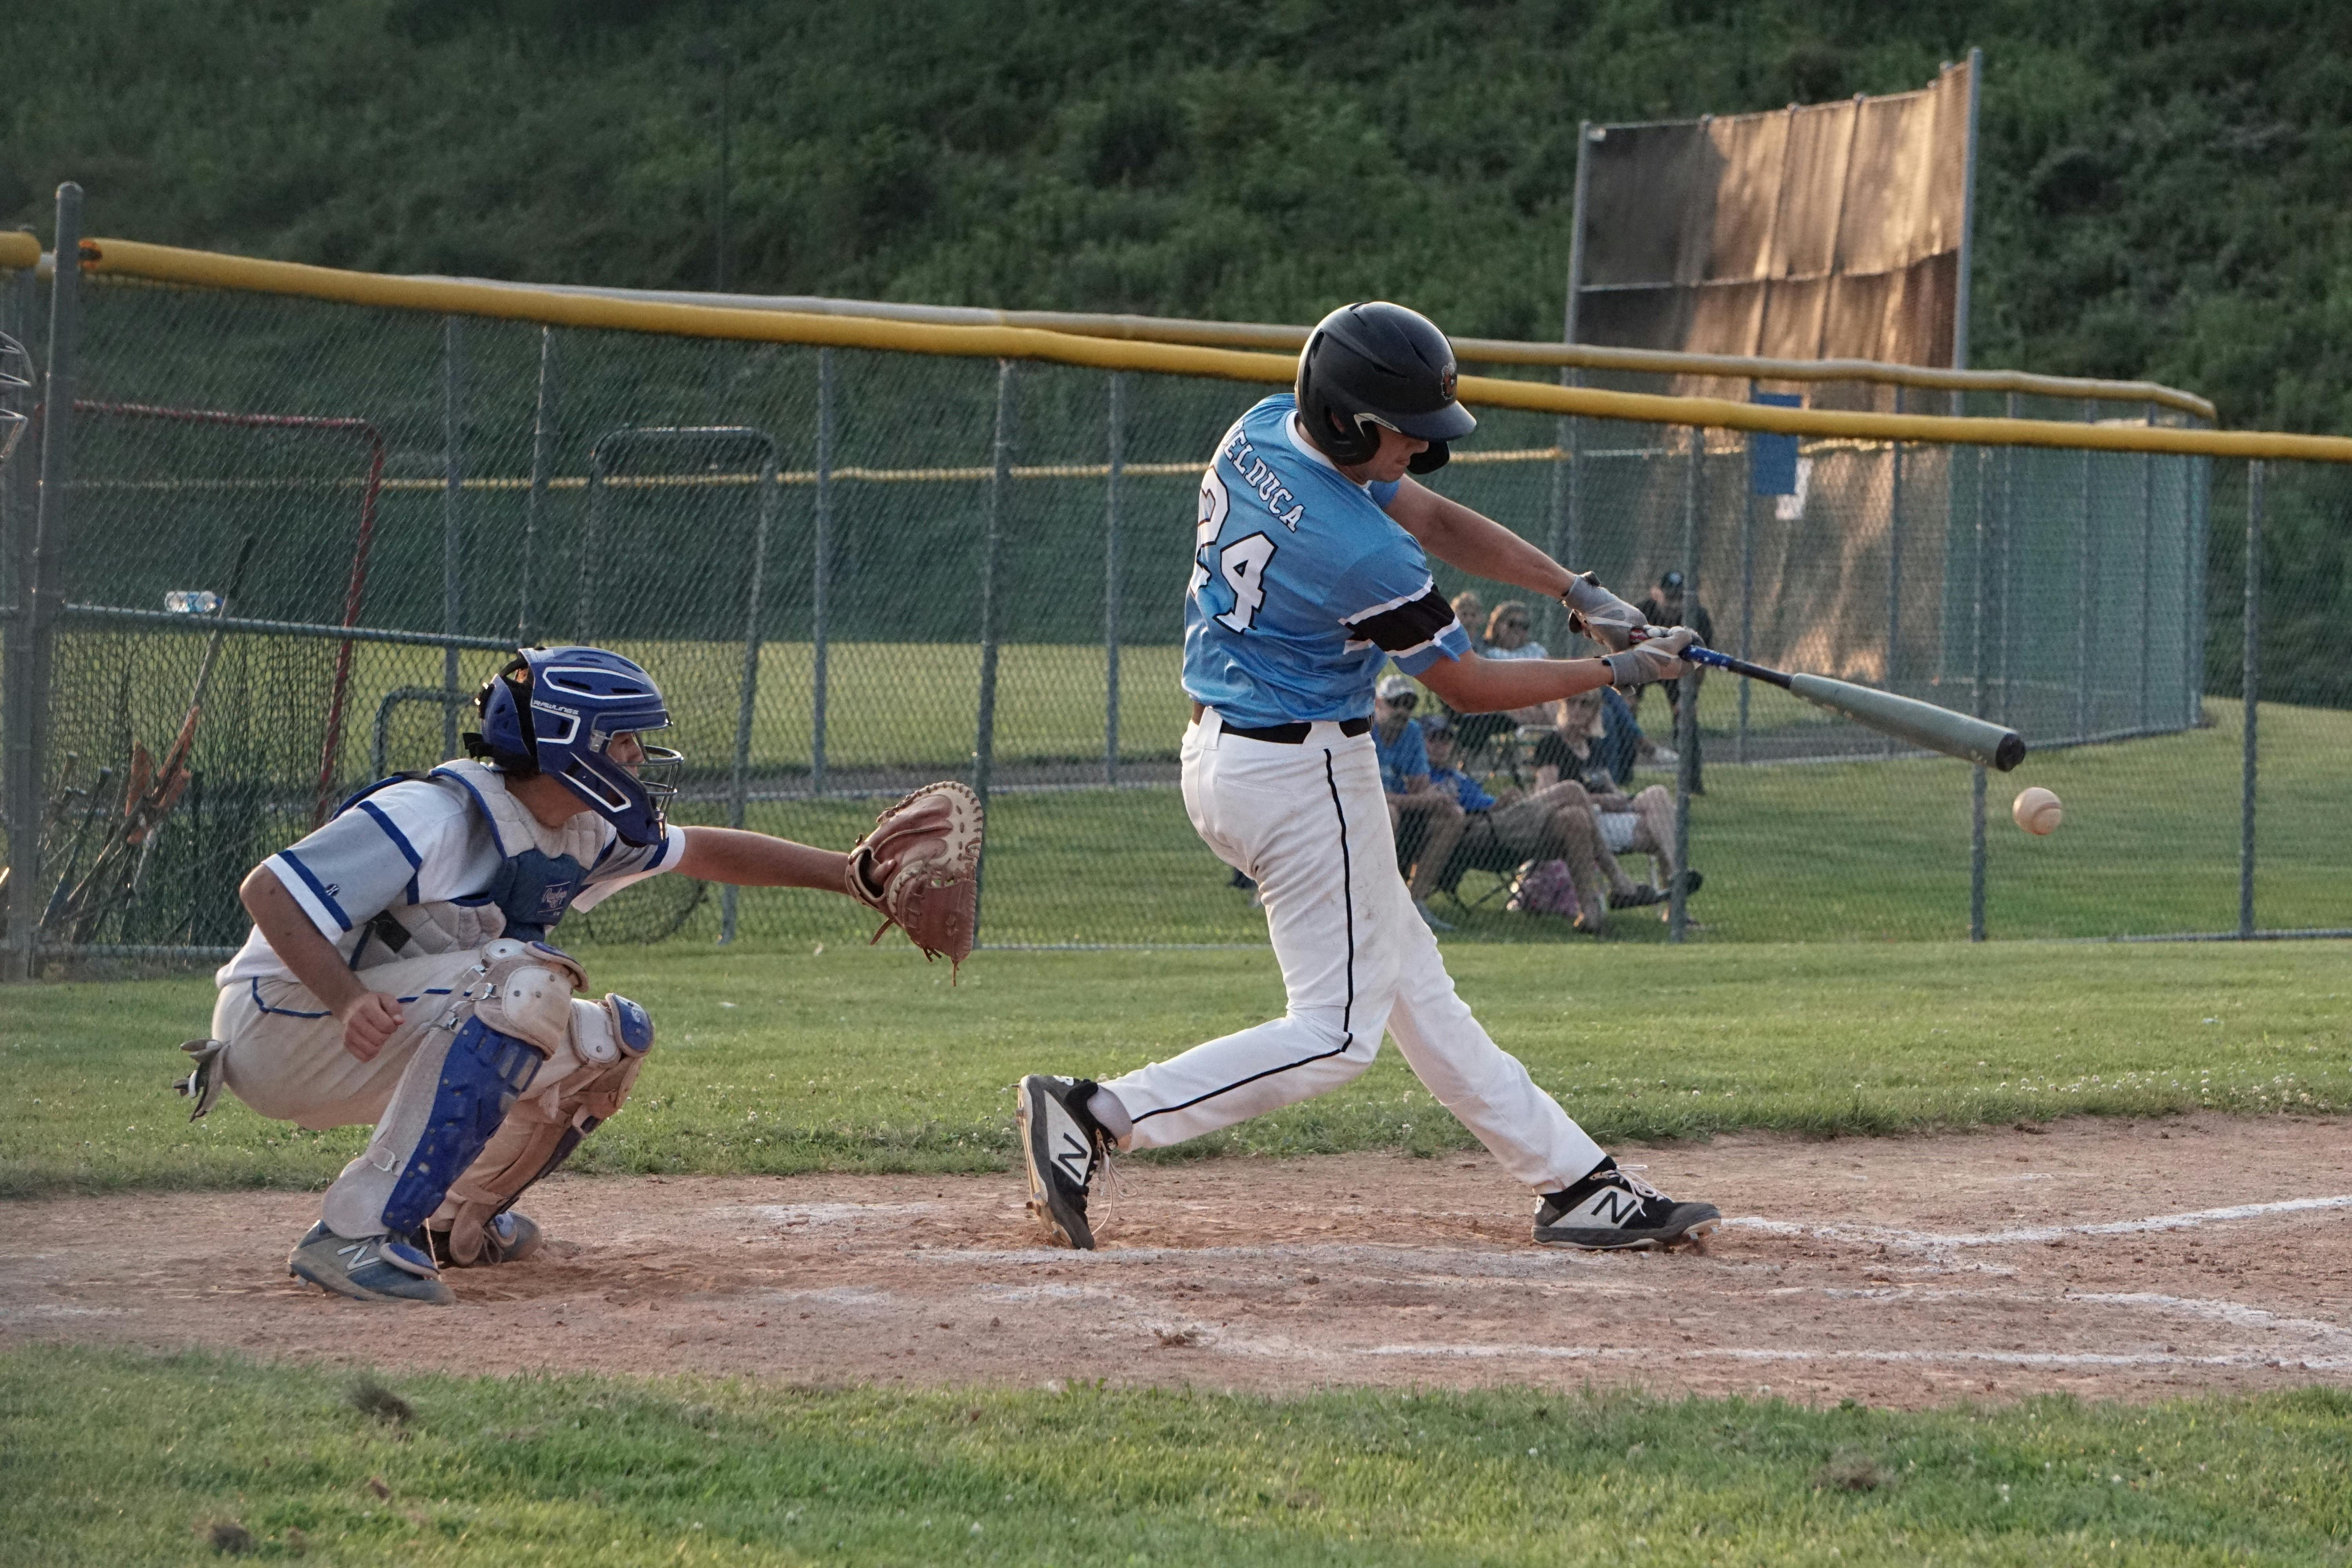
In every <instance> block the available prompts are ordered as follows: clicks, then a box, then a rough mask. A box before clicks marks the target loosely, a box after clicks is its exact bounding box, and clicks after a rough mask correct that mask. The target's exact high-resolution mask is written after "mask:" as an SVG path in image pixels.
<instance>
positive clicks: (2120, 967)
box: [0, 939, 2352, 1195]
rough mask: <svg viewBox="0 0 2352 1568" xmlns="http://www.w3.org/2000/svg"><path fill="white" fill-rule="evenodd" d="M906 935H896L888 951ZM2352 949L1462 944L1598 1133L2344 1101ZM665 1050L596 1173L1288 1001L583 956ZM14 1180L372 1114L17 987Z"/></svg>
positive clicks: (911, 1141) (831, 951) (915, 1134)
mask: <svg viewBox="0 0 2352 1568" xmlns="http://www.w3.org/2000/svg"><path fill="white" fill-rule="evenodd" d="M894 940H895V939H894ZM2345 956H2346V948H2345V945H2344V944H2342V943H2338V942H2310V943H2280V944H2263V945H2260V946H2255V947H2240V946H2235V945H2228V946H2222V945H2215V946H2195V947H2105V946H2068V945H2056V944H2022V943H2020V944H2010V945H1987V946H1984V947H1973V948H1972V947H1969V946H1967V945H1965V944H1958V945H1936V944H1901V945H1892V944H1890V945H1885V946H1863V945H1858V944H1850V943H1849V944H1835V945H1818V946H1788V947H1776V946H1766V945H1748V946H1740V947H1727V948H1718V949H1713V950H1708V949H1701V948H1683V949H1667V948H1654V949H1653V948H1641V949H1632V948H1629V949H1622V950H1615V951H1607V952H1570V953H1561V952H1558V951H1556V950H1552V949H1544V948H1528V947H1504V946H1466V947H1459V948H1456V949H1454V952H1452V953H1451V955H1450V957H1449V963H1450V965H1451V967H1452V969H1453V971H1454V974H1455V976H1456V978H1457V979H1458V980H1459V982H1460V984H1461V987H1462V991H1463V994H1465V996H1466V997H1468V998H1469V1000H1470V1002H1471V1003H1472V1005H1474V1006H1475V1007H1476V1008H1477V1010H1478V1013H1479V1016H1480V1017H1481V1018H1482V1019H1483V1020H1484V1021H1485V1022H1486V1026H1487V1027H1488V1028H1489V1029H1490V1030H1491V1031H1492V1032H1493V1034H1494V1035H1495V1037H1496V1039H1497V1040H1499V1041H1501V1042H1502V1043H1503V1044H1504V1045H1505V1046H1506V1047H1507V1048H1508V1049H1510V1050H1512V1051H1514V1052H1516V1053H1517V1054H1518V1055H1519V1056H1520V1057H1521V1058H1524V1059H1525V1060H1526V1061H1527V1062H1528V1066H1529V1068H1531V1069H1532V1070H1533V1071H1534V1073H1535V1076H1536V1079H1537V1080H1538V1082H1540V1083H1542V1084H1543V1085H1544V1086H1545V1087H1546V1088H1548V1089H1551V1090H1553V1091H1554V1092H1555V1093H1557V1094H1559V1096H1560V1098H1561V1099H1562V1100H1563V1101H1564V1102H1565V1103H1567V1104H1568V1105H1569V1106H1570V1109H1571V1110H1573V1111H1574V1113H1575V1114H1576V1115H1577V1116H1578V1118H1579V1119H1580V1121H1583V1122H1584V1124H1585V1125H1586V1126H1588V1127H1590V1128H1591V1129H1592V1131H1594V1132H1595V1133H1596V1134H1597V1135H1599V1136H1600V1137H1601V1138H1602V1139H1603V1140H1604V1141H1608V1140H1622V1139H1627V1138H1658V1137H1684V1136H1697V1135H1704V1134H1706V1133H1708V1132H1712V1131H1727V1130H1731V1129H1737V1128H1759V1127H1760V1128H1783V1129H1790V1130H1794V1131H1811V1132H1820V1133H1839V1132H1885V1131H1899V1130H1902V1129H1905V1128H1914V1127H1922V1126H1930V1125H1946V1124H1948V1125H1968V1124H1972V1123H1979V1122H1986V1121H1991V1122H2003V1121H2014V1120H2017V1119H2020V1118H2034V1119H2040V1118H2044V1117H2050V1116H2056V1115H2063V1114H2067V1113H2071V1112H2091V1113H2100V1114H2124V1115H2145V1114H2158V1113H2163V1112H2167V1111H2178V1110H2190V1109H2195V1108H2198V1107H2209V1106H2210V1107H2214V1108H2218V1109H2222V1110H2242V1111H2257V1112H2262V1111H2287V1112H2297V1113H2307V1112H2323V1111H2340V1110H2346V1109H2347V1108H2352V1059H2347V1052H2346V1048H2345V1047H2346V1046H2347V1030H2346V1023H2345V1020H2346V1017H2347V1008H2346V1002H2345V998H2346V997H2347V995H2352V978H2347V971H2346V966H2345ZM589 967H590V973H591V977H592V978H593V981H594V982H595V984H597V985H598V986H599V987H600V988H601V987H604V986H611V987H615V988H617V989H619V990H622V991H624V992H625V993H627V994H632V995H635V996H637V997H639V998H640V999H642V1000H644V1001H645V1002H646V1003H647V1004H648V1005H650V1006H651V1008H652V1009H653V1012H654V1016H655V1017H656V1020H657V1021H658V1024H659V1027H660V1031H661V1033H660V1043H659V1045H658V1046H657V1047H656V1053H655V1056H654V1058H653V1060H652V1062H651V1064H650V1065H649V1067H648V1068H647V1070H646V1076H645V1078H644V1079H643V1080H642V1082H641V1083H640V1085H639V1087H638V1089H637V1093H636V1096H635V1099H634V1100H632V1101H631V1102H630V1105H629V1108H628V1110H627V1112H626V1114H625V1115H623V1116H621V1117H620V1118H618V1119H616V1120H615V1121H614V1122H613V1124H612V1125H611V1126H610V1127H609V1128H606V1129H605V1130H604V1131H601V1132H599V1133H598V1134H597V1136H596V1137H595V1138H594V1139H593V1140H592V1141H591V1142H588V1143H586V1144H585V1145H583V1148H582V1150H581V1152H580V1154H579V1156H578V1157H577V1159H576V1162H575V1163H576V1164H577V1166H578V1167H579V1168H582V1169H585V1170H590V1171H694V1172H709V1173H725V1172H777V1173H782V1172H793V1171H806V1170H817V1169H857V1170H915V1171H933V1170H938V1171H972V1170H992V1169H1001V1168H1003V1167H1005V1166H1006V1165H1007V1164H1008V1163H1009V1162H1010V1160H1011V1158H1012V1142H1011V1131H1010V1127H1009V1121H1010V1105H1011V1101H1010V1097H1009V1095H1008V1094H1007V1092H1006V1090H1007V1088H1008V1086H1010V1085H1011V1084H1012V1083H1013V1082H1014V1081H1015V1080H1016V1079H1018V1078H1019V1077H1020V1076H1021V1075H1022V1074H1023V1073H1024V1072H1034V1071H1064V1072H1072V1073H1083V1074H1087V1075H1088V1076H1095V1077H1105V1076H1108V1075H1109V1074H1111V1073H1113V1072H1117V1071H1122V1070H1125V1069H1127V1068H1132V1067H1136V1066H1139V1065H1141V1064H1142V1063H1144V1062H1146V1061H1149V1060H1152V1059H1154V1058H1160V1057H1163V1056H1166V1055H1170V1054H1172V1053H1173V1052H1174V1051H1177V1050H1180V1049H1181V1048H1182V1047H1185V1046H1187V1045H1190V1044H1192V1043H1193V1042H1194V1041H1196V1040H1202V1039H1207V1038H1211V1037H1214V1036H1216V1035H1219V1034H1223V1033H1225V1032H1227V1031H1229V1030H1232V1029H1234V1028H1239V1027H1242V1026H1245V1025H1248V1024H1250V1023H1254V1022H1255V1021H1257V1020H1258V1019H1260V1018H1263V1017H1267V1016H1272V1015H1274V1014H1275V1013H1276V1012H1278V1011H1279V1010H1280V1008H1281V1005H1282V1002H1281V988H1280V980H1279V976H1278V974H1277V973H1276V969H1275V966H1274V963H1273V962H1272V960H1271V958H1270V957H1269V956H1268V955H1266V954H1265V953H1263V952H1135V953H1108V954H1107V953H981V954H978V955H976V956H975V957H974V958H973V959H972V961H971V962H970V963H967V964H966V966H965V969H964V973H963V978H962V983H961V984H959V985H956V986H954V987H950V985H949V984H948V972H947V968H946V966H945V965H944V964H936V965H931V966H929V967H926V966H925V965H923V964H922V963H919V961H918V960H916V959H914V958H913V957H911V956H910V955H909V954H908V952H905V951H904V950H903V949H898V950H893V949H887V948H886V949H883V950H880V951H869V950H867V949H865V948H863V947H861V946H857V945H854V944H853V945H851V946H849V947H846V948H835V947H832V946H827V948H826V949H825V951H824V953H823V954H821V955H814V954H811V953H809V952H805V951H803V952H791V953H782V952H772V953H766V954H731V953H721V952H710V951H709V950H707V949H704V950H699V951H697V950H695V949H692V948H688V947H686V946H684V945H682V944H680V945H673V946H670V947H666V948H656V949H642V948H634V949H617V950H611V951H607V952H595V953H593V954H592V955H591V956H590V959H589ZM9 1000H10V1005H9V1008H8V1011H7V1016H6V1019H5V1023H0V1062H5V1068H6V1071H7V1074H8V1079H9V1083H10V1085H11V1092H10V1093H9V1095H8V1096H6V1097H5V1100H0V1194H9V1195H23V1194H33V1193H39V1192H49V1191H59V1190H99V1189H110V1188H124V1187H141V1186H205V1187H236V1186H246V1185H267V1186H311V1185H317V1184H321V1183H323V1182H325V1181H326V1180H327V1179H328V1178H329V1177H331V1175H332V1174H333V1173H334V1172H335V1171H336V1170H337V1169H338V1168H340V1167H341V1164H342V1163H343V1162H344V1161H346V1160H348V1159H349V1158H351V1156H352V1154H353V1153H355V1152H357V1151H358V1149H359V1147H360V1144H361V1142H362V1136H363V1134H362V1130H359V1129H343V1130H340V1131H329V1132H307V1131H301V1130H299V1129H296V1128H293V1127H290V1126H288V1125H285V1124H282V1123H278V1122H273V1121H264V1120H262V1119H261V1118H260V1117H257V1116H256V1115H254V1114H253V1113H251V1112H250V1111H247V1110H245V1109H244V1108H243V1107H242V1106H240V1105H238V1104H237V1103H236V1101H235V1100H233V1099H231V1098H227V1097H224V1099H223V1100H221V1102H220V1104H219V1106H218V1108H217V1109H215V1110H214V1112H213V1113H212V1115H211V1116H210V1117H208V1118H206V1119H205V1121H203V1122H200V1123H197V1124H195V1125H194V1126H191V1125H189V1124H188V1123H187V1121H186V1120H185V1112H184V1110H182V1108H181V1104H180V1102H179V1101H178V1100H174V1099H173V1097H172V1096H171V1094H170V1093H169V1091H168V1089H167V1088H166V1083H167V1080H168V1079H170V1077H171V1076H172V1075H173V1073H175V1072H176V1071H177V1070H178V1062H179V1054H178V1053H177V1052H176V1051H174V1050H173V1049H172V1048H171V1047H172V1046H173V1044H174V1043H175V1042H177V1041H178V1040H180V1039H183V1038H185V1037H189V1036H193V1035H199V1034H202V1033H203V1032H204V1031H205V1026H206V1021H207V1018H208V1016H209V1008H210V1006H211V1000H212V989H211V987H210V985H209V984H206V983H205V982H204V981H203V980H201V979H193V978H192V979H181V980H168V981H142V982H134V983H124V984H49V985H40V986H32V987H26V988H22V989H18V990H15V991H12V992H11V993H10V994H9ZM1468 1146H1469V1138H1468V1135H1467V1134H1466V1133H1465V1131H1463V1130H1462V1128H1461V1127H1460V1125H1459V1124H1458V1123H1456V1122H1455V1121H1454V1120H1453V1119H1452V1118H1451V1117H1449V1116H1447V1115H1446V1114H1445V1113H1444V1111H1443V1110H1441V1109H1440V1108H1439V1107H1438V1106H1437V1104H1436V1103H1435V1102H1434V1101H1433V1100H1431V1099H1430V1098H1429V1096H1428V1095H1427V1094H1426V1093H1425V1092H1424V1091H1423V1089H1421V1087H1420V1085H1419V1084H1418V1083H1417V1082H1416V1081H1415V1080H1414V1079H1413V1078H1412V1075H1411V1073H1410V1072H1408V1071H1407V1070H1406V1069H1405V1068H1404V1067H1403V1065H1402V1060H1401V1059H1400V1058H1398V1057H1397V1056H1396V1055H1395V1053H1394V1052H1386V1053H1383V1055H1382V1058H1381V1060H1380V1062H1379V1063H1377V1064H1376V1065H1375V1066H1374V1068H1372V1070H1371V1071H1370V1073H1368V1074H1367V1075H1366V1076H1365V1077H1364V1078H1363V1079H1361V1080H1360V1081H1359V1082H1358V1083H1356V1084H1354V1085H1352V1086H1350V1087H1349V1089H1347V1090H1345V1091H1344V1092H1341V1093H1339V1094H1335V1095H1331V1096H1328V1097H1326V1098H1324V1099H1322V1100H1316V1101H1313V1102H1310V1103H1308V1104H1307V1105H1303V1106H1299V1107H1296V1108H1294V1109H1292V1110H1287V1111H1285V1112H1282V1113H1280V1114H1278V1115H1275V1116H1271V1117H1267V1118H1265V1119H1263V1120H1261V1121H1254V1122H1251V1123H1249V1124H1247V1125H1246V1126H1244V1127H1240V1128H1236V1129H1234V1130H1232V1131H1229V1132H1227V1133H1224V1134H1223V1135H1220V1136H1217V1137H1213V1138H1210V1139H1205V1140H1202V1141H1201V1142H1198V1143H1194V1144H1190V1145H1187V1146H1186V1147H1185V1149H1184V1150H1183V1151H1182V1152H1181V1153H1179V1154H1175V1155H1171V1156H1168V1157H1177V1158H1191V1157H1198V1156H1200V1155H1202V1154H1209V1153H1215V1152H1263V1153H1313V1152H1339V1151H1345V1150H1357V1149H1381V1148H1393V1149H1403V1150H1408V1151H1412V1152H1417V1153H1423V1154H1432V1153H1435V1152H1440V1151H1444V1150H1450V1149H1457V1148H1465V1147H1468Z"/></svg>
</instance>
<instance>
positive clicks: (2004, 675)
mask: <svg viewBox="0 0 2352 1568" xmlns="http://www.w3.org/2000/svg"><path fill="white" fill-rule="evenodd" d="M2007 412H2008V415H2009V416H2010V417H2011V419H2014V418H2016V417H2017V415H2018V398H2017V394H2015V393H2014V392H2012V393H2011V394H2010V395H2009V398H2008V402H2007ZM1997 537H1998V539H1999V541H2000V585H1999V586H1998V587H1997V588H1996V589H1995V590H1994V595H1993V613H1994V614H1995V615H1997V616H2000V635H1999V636H1998V637H1995V638H1994V640H1993V648H1994V651H1995V664H1996V666H1997V668H1996V669H1995V672H1994V675H1995V679H1996V680H1997V681H1998V683H1999V685H2000V721H2001V722H2002V723H2004V724H2006V723H2008V722H2009V685H2010V680H2009V677H2010V645H2011V617H2010V605H2011V601H2012V600H2013V599H2014V598H2015V597H2016V594H2015V590H2016V587H2017V575H2016V565H2017V448H2016V447H2002V448H2001V479H2000V531H1999V533H1998V535H1997Z"/></svg>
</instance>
